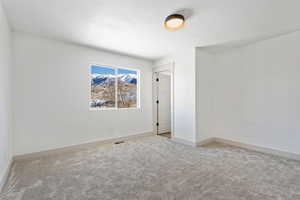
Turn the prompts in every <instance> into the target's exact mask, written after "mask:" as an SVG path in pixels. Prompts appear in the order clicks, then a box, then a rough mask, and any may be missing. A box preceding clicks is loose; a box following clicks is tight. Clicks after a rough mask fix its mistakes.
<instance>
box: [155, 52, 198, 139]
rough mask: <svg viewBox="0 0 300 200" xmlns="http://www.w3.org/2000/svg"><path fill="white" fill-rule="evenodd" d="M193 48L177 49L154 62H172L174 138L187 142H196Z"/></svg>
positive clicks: (159, 63) (157, 64) (160, 64)
mask: <svg viewBox="0 0 300 200" xmlns="http://www.w3.org/2000/svg"><path fill="white" fill-rule="evenodd" d="M194 56H195V50H194V49H187V50H186V49H185V50H178V52H177V54H176V55H172V56H170V57H168V58H165V59H163V60H159V61H157V62H156V63H155V65H156V66H162V65H163V64H165V63H174V80H173V82H174V95H173V96H174V131H173V136H174V138H175V139H178V140H182V141H186V142H187V143H189V144H194V143H195V142H196V110H195V109H196V103H195V102H196V99H195V95H196V93H195V85H196V84H195V79H196V76H195V58H194Z"/></svg>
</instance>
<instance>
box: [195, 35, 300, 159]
mask: <svg viewBox="0 0 300 200" xmlns="http://www.w3.org/2000/svg"><path fill="white" fill-rule="evenodd" d="M299 52H300V32H296V33H293V34H289V35H284V36H280V37H277V38H272V39H269V40H265V41H261V42H258V43H254V44H251V45H248V46H245V47H241V48H236V49H232V50H229V51H226V52H223V53H217V54H215V58H214V59H216V65H215V66H210V65H207V66H204V67H208V68H206V69H202V71H203V72H204V73H205V72H207V73H206V75H207V76H209V77H210V78H211V79H213V80H214V87H213V89H212V90H211V93H210V94H209V95H210V96H212V97H213V100H212V104H209V103H208V102H204V104H203V105H202V106H206V105H207V106H211V108H212V112H213V114H212V115H213V118H212V123H213V128H212V129H211V130H212V134H211V135H214V136H216V137H221V138H225V139H230V140H234V141H238V142H243V143H247V144H252V145H257V146H261V147H267V148H272V149H276V150H281V151H287V152H291V153H298V154H300V89H299V88H300V79H299V77H300V76H299V74H300V67H299V66H300V59H299ZM199 56H200V57H201V55H200V54H199ZM200 57H199V59H200ZM210 67H212V68H213V70H211V69H209V68H210ZM201 92H203V90H202V91H200V93H201ZM203 93H204V94H206V93H207V90H205V91H204V92H203ZM204 121H205V120H204ZM199 123H200V126H201V121H200V122H199ZM197 134H198V135H201V134H204V135H205V134H206V133H205V131H204V132H203V133H202V132H201V131H200V132H197Z"/></svg>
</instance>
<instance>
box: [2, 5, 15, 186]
mask: <svg viewBox="0 0 300 200" xmlns="http://www.w3.org/2000/svg"><path fill="white" fill-rule="evenodd" d="M11 70H12V67H11V31H10V27H9V25H8V22H7V18H6V15H5V13H4V10H3V7H2V5H1V1H0V190H1V186H2V183H3V181H4V178H5V173H6V172H7V168H8V166H9V162H10V160H11V157H12V148H11V146H12V145H11V141H12V109H11V84H12V82H11Z"/></svg>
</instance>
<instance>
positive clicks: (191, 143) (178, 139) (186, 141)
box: [171, 137, 197, 147]
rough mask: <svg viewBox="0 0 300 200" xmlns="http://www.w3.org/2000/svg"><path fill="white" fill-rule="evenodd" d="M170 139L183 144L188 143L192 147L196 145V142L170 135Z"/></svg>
mask: <svg viewBox="0 0 300 200" xmlns="http://www.w3.org/2000/svg"><path fill="white" fill-rule="evenodd" d="M171 141H173V142H176V143H179V144H184V145H188V146H192V147H196V146H197V145H196V143H194V142H191V141H188V140H185V139H181V138H176V137H172V138H171Z"/></svg>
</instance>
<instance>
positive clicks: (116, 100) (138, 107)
mask: <svg viewBox="0 0 300 200" xmlns="http://www.w3.org/2000/svg"><path fill="white" fill-rule="evenodd" d="M92 66H99V67H106V68H110V69H114V70H115V75H117V72H118V69H126V70H131V71H136V73H137V104H136V107H134V108H118V107H117V106H118V94H117V90H118V81H117V77H116V84H115V87H116V88H115V107H113V108H91V105H90V103H91V98H92V95H91V90H92V88H91V81H92V79H91V77H92V73H91V72H92V70H91V67H92ZM140 74H141V71H140V70H139V69H135V68H130V67H121V66H117V65H113V66H112V65H106V64H96V63H91V64H89V91H88V92H89V95H88V96H89V101H88V102H89V110H90V111H105V110H110V111H111V110H140V109H141V80H140V79H141V76H140Z"/></svg>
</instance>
